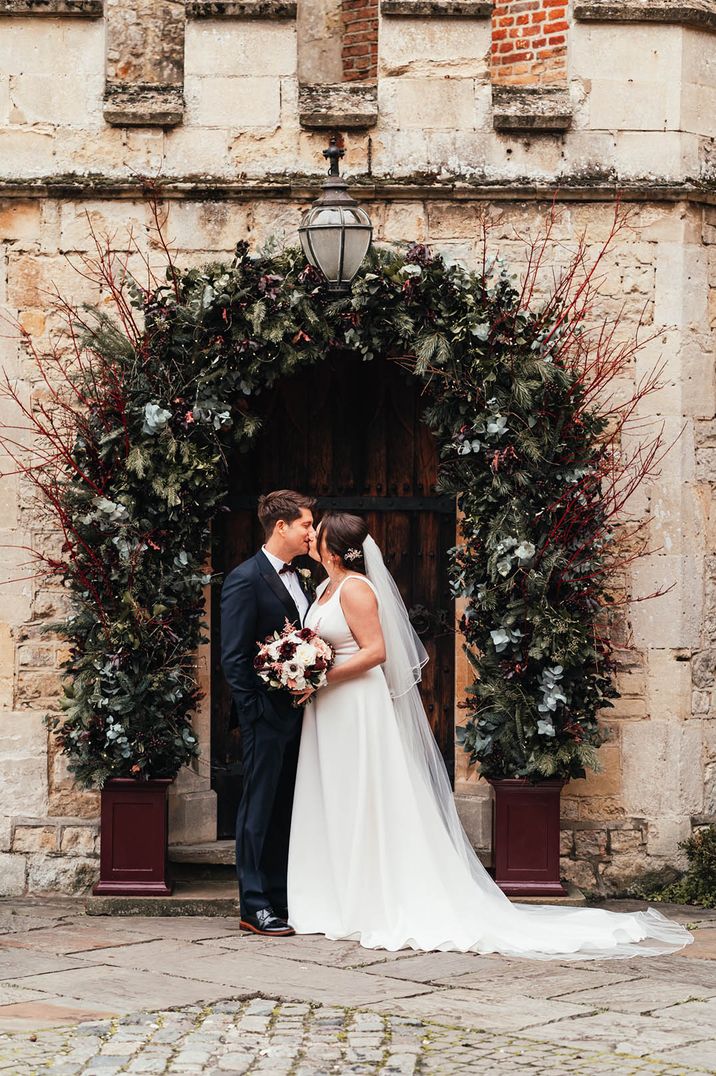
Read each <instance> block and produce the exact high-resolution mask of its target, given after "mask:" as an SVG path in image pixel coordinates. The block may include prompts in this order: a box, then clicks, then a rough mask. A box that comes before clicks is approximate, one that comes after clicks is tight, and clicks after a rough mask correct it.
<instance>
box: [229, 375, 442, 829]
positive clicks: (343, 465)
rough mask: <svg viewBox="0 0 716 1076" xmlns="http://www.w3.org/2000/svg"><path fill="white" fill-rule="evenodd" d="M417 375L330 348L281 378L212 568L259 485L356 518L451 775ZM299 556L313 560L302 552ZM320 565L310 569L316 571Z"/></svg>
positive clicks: (255, 528)
mask: <svg viewBox="0 0 716 1076" xmlns="http://www.w3.org/2000/svg"><path fill="white" fill-rule="evenodd" d="M422 407H423V402H422V400H421V398H420V384H419V382H418V381H417V379H416V378H414V377H413V376H412V375H411V374H409V373H407V372H406V371H404V370H401V369H400V368H399V367H398V366H397V365H396V364H395V363H391V362H387V361H375V362H370V363H367V362H363V361H361V360H359V359H357V358H356V357H354V356H352V355H345V354H336V355H334V356H331V357H329V358H327V359H326V360H325V362H323V363H322V364H321V365H320V366H318V367H315V368H313V369H310V370H307V371H305V372H304V373H302V374H300V375H298V376H296V377H294V378H291V379H287V380H285V381H284V382H283V383H281V384H279V385H278V386H276V387H275V388H274V389H273V390H271V392H267V393H266V394H265V398H264V399H263V400H261V401H260V406H259V407H258V410H259V413H260V414H261V416H262V418H263V421H264V427H263V431H262V434H261V436H260V437H259V438H258V440H257V442H256V444H255V446H254V448H253V450H252V451H251V452H250V453H247V454H237V457H236V460H235V461H234V463H233V465H232V468H231V480H230V492H229V498H228V502H227V508H228V511H225V512H221V513H219V515H218V517H217V519H216V522H215V527H214V543H213V546H214V548H213V563H214V570H215V571H217V572H222V573H226V572H229V571H230V570H231V568H233V567H234V566H235V565H236V564H239V563H240V562H241V561H242V560H245V559H246V558H247V557H250V556H252V554H253V553H255V552H256V550H257V549H258V548H260V546H261V544H262V541H263V536H262V533H261V530H260V527H259V524H258V520H257V519H256V501H257V496H258V494H259V493H264V492H268V491H269V490H271V489H286V488H293V489H298V490H300V491H302V492H306V493H312V494H314V495H315V496H317V497H318V498H319V502H318V508H317V513H316V514H317V517H320V514H321V512H322V511H325V510H327V509H329V508H335V509H340V510H344V511H354V512H356V513H358V514H359V515H363V516H365V518H366V519H367V520H368V524H369V526H370V531H371V534H372V535H373V537H374V538H375V540H376V542H377V543H378V545H379V546H380V547H381V549H382V551H383V556H384V558H385V561H386V564H387V566H388V568H389V570H390V571H391V573H392V574H393V576H394V578H395V580H396V582H397V583H398V586H399V587H400V590H401V593H402V596H403V599H404V601H405V603H406V605H407V606H408V609H409V610H411V618H412V620H413V623H414V625H415V627H416V629H417V630H418V632H419V633H420V635H421V637H422V639H423V642H424V644H425V647H426V649H427V651H428V654H429V656H430V661H429V662H428V665H427V667H426V668H425V670H424V672H423V682H422V685H421V694H422V697H423V702H424V704H425V708H426V711H427V713H428V717H429V719H430V722H431V725H432V728H433V731H434V733H435V736H436V739H437V741H438V744H439V745H440V749H441V751H442V753H443V757H444V759H445V762H446V764H447V767H448V771H449V773H450V775H451V777H452V775H453V771H454V710H453V707H454V684H453V681H454V646H455V637H454V631H453V628H454V615H453V607H452V600H451V598H450V593H449V588H448V585H447V556H446V551H447V549H449V548H450V546H452V545H454V543H455V505H454V502H453V501H452V500H451V499H449V498H445V497H438V496H436V494H435V488H434V487H435V480H436V476H437V467H438V455H437V449H436V445H435V442H434V440H433V438H432V435H431V433H430V431H429V430H428V429H427V427H426V426H425V425H424V424H423V423H422V422H421V421H420V415H421V411H422ZM305 563H307V564H312V562H310V561H309V560H308V559H307V560H306V562H305ZM319 571H320V569H319ZM218 597H219V596H218V590H217V593H216V595H215V608H214V615H213V617H212V626H213V631H212V685H213V686H212V771H213V782H212V783H213V787H214V788H215V789H216V790H217V793H218V799H219V836H220V837H227V836H232V835H233V832H234V819H235V815H236V806H237V803H238V796H239V793H240V763H239V759H240V745H239V738H238V730H235V731H232V732H229V730H228V718H229V708H230V696H229V690H228V687H227V685H226V682H225V681H224V678H223V676H222V674H221V665H220V631H221V625H220V623H219V619H220V618H219V607H218Z"/></svg>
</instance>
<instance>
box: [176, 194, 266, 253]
mask: <svg viewBox="0 0 716 1076" xmlns="http://www.w3.org/2000/svg"><path fill="white" fill-rule="evenodd" d="M250 222H251V207H250V206H248V205H245V204H244V203H242V202H225V201H222V202H218V201H217V202H212V201H208V200H207V201H203V202H172V203H171V204H170V205H169V206H168V218H167V224H166V230H167V234H168V235H171V237H172V245H173V246H174V247H175V248H177V249H178V250H195V249H196V247H197V243H198V244H199V246H200V249H204V250H206V249H207V248H209V249H213V250H216V251H222V252H226V253H227V254H230V253H231V252H233V250H234V247H235V246H236V244H237V242H238V241H239V240H240V239H245V238H246V236H247V234H248V231H249V228H250Z"/></svg>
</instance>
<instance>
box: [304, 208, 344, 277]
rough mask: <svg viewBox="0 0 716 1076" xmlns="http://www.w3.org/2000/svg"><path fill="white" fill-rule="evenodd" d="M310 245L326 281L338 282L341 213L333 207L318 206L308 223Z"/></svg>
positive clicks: (341, 234) (341, 237)
mask: <svg viewBox="0 0 716 1076" xmlns="http://www.w3.org/2000/svg"><path fill="white" fill-rule="evenodd" d="M308 233H309V236H310V244H311V246H312V248H313V252H314V254H315V258H316V261H317V262H318V266H319V268H320V269H321V270H322V271H323V274H324V275H325V277H326V279H327V280H330V281H331V282H335V281H337V280H338V277H339V273H340V269H341V248H342V245H343V211H342V210H341V209H339V208H336V207H334V206H318V207H317V208H316V209H314V210H313V212H312V215H311V219H310V221H309V223H308Z"/></svg>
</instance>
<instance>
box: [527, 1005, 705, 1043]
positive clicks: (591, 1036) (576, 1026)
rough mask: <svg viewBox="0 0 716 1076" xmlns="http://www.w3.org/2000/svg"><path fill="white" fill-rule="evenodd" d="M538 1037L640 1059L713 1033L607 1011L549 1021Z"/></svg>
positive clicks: (681, 1024)
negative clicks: (599, 1048) (604, 1049)
mask: <svg viewBox="0 0 716 1076" xmlns="http://www.w3.org/2000/svg"><path fill="white" fill-rule="evenodd" d="M515 1004H519V1000H518V999H515ZM516 1034H517V1035H518V1036H520V1035H526V1036H527V1037H529V1032H528V1031H524V1030H517V1031H516ZM539 1037H540V1039H543V1040H545V1041H549V1042H555V1043H559V1044H560V1045H562V1046H580V1045H582V1046H585V1045H589V1046H591V1047H592V1048H596V1047H597V1046H598V1045H599V1044H601V1045H602V1046H603V1047H604V1048H606V1049H609V1050H614V1051H615V1052H616V1053H627V1054H633V1055H635V1056H637V1057H643V1056H645V1055H647V1054H652V1053H656V1052H663V1051H665V1050H668V1049H670V1048H671V1047H676V1046H688V1045H690V1044H691V1043H695V1042H704V1041H706V1040H709V1039H711V1040H712V1039H713V1031H712V1029H710V1028H708V1027H703V1026H702V1025H699V1024H697V1023H691V1024H687V1023H686V1022H685V1021H683V1022H682V1021H678V1020H676V1021H667V1020H665V1019H662V1020H655V1019H653V1018H652V1017H649V1016H642V1015H640V1014H637V1013H621V1012H615V1011H614V1010H612V1009H610V1010H609V1012H600V1013H594V1014H592V1015H587V1016H582V1017H578V1018H576V1019H574V1020H560V1021H551V1022H550V1023H546V1024H545V1025H544V1026H543V1027H541V1028H540V1035H539Z"/></svg>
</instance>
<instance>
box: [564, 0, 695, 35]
mask: <svg viewBox="0 0 716 1076" xmlns="http://www.w3.org/2000/svg"><path fill="white" fill-rule="evenodd" d="M574 17H575V19H581V20H582V21H584V22H662V23H680V24H681V25H683V26H697V27H699V29H701V30H711V31H714V32H716V5H714V3H713V0H576V2H575V5H574Z"/></svg>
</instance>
